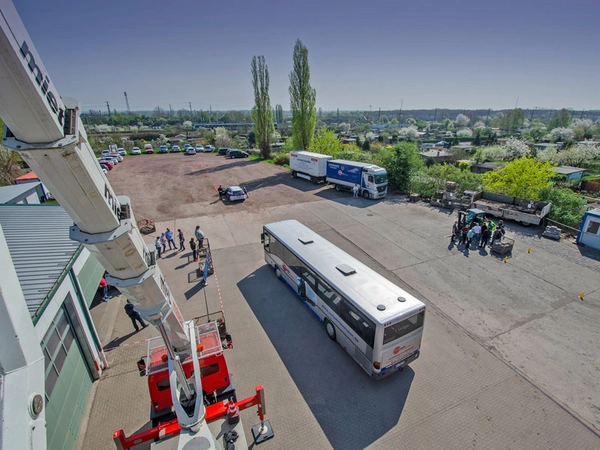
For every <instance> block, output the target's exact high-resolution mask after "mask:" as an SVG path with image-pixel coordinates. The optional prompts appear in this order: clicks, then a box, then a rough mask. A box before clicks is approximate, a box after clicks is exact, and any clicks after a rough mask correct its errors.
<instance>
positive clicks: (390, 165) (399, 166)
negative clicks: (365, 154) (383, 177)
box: [373, 142, 423, 193]
mask: <svg viewBox="0 0 600 450" xmlns="http://www.w3.org/2000/svg"><path fill="white" fill-rule="evenodd" d="M373 162H374V163H376V164H378V165H380V166H382V167H385V169H386V171H387V173H388V185H389V187H390V189H393V190H396V191H399V192H403V193H408V192H409V191H410V186H411V179H412V177H413V175H414V174H415V173H416V172H417V171H418V170H419V169H421V168H422V167H423V161H422V160H421V157H420V156H419V149H418V148H417V146H416V145H415V144H411V143H409V142H400V143H398V144H396V145H394V146H393V147H392V148H391V149H382V150H381V151H380V152H379V153H378V155H377V158H376V159H375V160H374V161H373Z"/></svg>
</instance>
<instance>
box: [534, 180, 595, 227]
mask: <svg viewBox="0 0 600 450" xmlns="http://www.w3.org/2000/svg"><path fill="white" fill-rule="evenodd" d="M540 200H542V201H544V202H551V203H552V207H551V208H550V212H549V213H548V218H549V219H551V220H555V221H556V222H559V223H562V224H565V225H567V226H569V227H572V228H579V224H580V223H581V220H582V219H583V214H584V212H585V205H586V201H585V200H584V199H582V198H581V196H579V195H578V194H576V193H575V192H573V191H571V190H569V189H556V188H551V187H549V188H544V189H542V190H541V191H540Z"/></svg>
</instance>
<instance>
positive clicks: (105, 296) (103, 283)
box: [100, 277, 112, 302]
mask: <svg viewBox="0 0 600 450" xmlns="http://www.w3.org/2000/svg"><path fill="white" fill-rule="evenodd" d="M100 289H102V301H103V302H107V301H108V299H109V298H112V297H111V296H110V295H108V283H107V282H106V278H104V277H102V278H100Z"/></svg>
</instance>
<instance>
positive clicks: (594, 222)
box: [577, 212, 600, 250]
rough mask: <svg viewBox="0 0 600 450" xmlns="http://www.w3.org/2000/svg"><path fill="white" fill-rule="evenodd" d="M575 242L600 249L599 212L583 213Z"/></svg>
mask: <svg viewBox="0 0 600 450" xmlns="http://www.w3.org/2000/svg"><path fill="white" fill-rule="evenodd" d="M577 242H578V243H580V244H584V245H587V246H588V247H592V248H595V249H598V250H600V214H590V213H589V212H588V213H586V214H585V216H584V218H583V222H582V223H581V228H580V231H579V234H578V235H577Z"/></svg>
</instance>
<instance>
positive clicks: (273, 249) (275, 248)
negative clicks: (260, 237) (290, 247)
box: [269, 236, 285, 261]
mask: <svg viewBox="0 0 600 450" xmlns="http://www.w3.org/2000/svg"><path fill="white" fill-rule="evenodd" d="M269 240H270V244H269V247H270V249H269V253H271V254H272V255H274V256H277V257H278V258H279V259H281V260H282V261H285V260H284V258H283V251H284V250H283V249H284V248H285V247H284V246H283V245H282V244H281V242H279V241H278V240H277V239H275V238H274V237H273V236H269Z"/></svg>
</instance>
